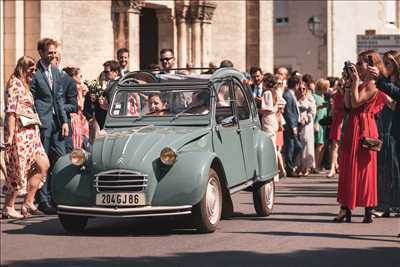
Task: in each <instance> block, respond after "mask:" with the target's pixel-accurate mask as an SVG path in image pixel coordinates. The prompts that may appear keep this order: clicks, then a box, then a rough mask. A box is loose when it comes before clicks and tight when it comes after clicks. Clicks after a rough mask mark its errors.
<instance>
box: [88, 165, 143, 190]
mask: <svg viewBox="0 0 400 267" xmlns="http://www.w3.org/2000/svg"><path fill="white" fill-rule="evenodd" d="M147 182H148V176H147V175H145V174H143V173H139V172H134V171H129V170H112V171H106V172H102V173H99V174H97V175H96V179H95V180H94V185H93V186H94V188H95V189H96V190H97V192H139V191H144V190H145V189H146V188H147Z"/></svg>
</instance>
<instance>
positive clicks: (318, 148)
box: [313, 79, 329, 173]
mask: <svg viewBox="0 0 400 267" xmlns="http://www.w3.org/2000/svg"><path fill="white" fill-rule="evenodd" d="M328 88H329V81H328V80H325V79H319V80H318V81H317V84H316V88H315V94H314V95H313V96H314V99H315V103H316V106H317V114H316V116H315V122H314V129H315V170H314V172H315V173H319V172H320V170H321V161H322V158H323V155H324V151H325V147H326V144H327V135H326V133H325V131H326V126H325V125H321V124H320V121H321V120H323V119H326V117H327V116H328V110H327V105H328V103H327V102H326V101H325V98H324V94H325V93H326V92H327V91H328Z"/></svg>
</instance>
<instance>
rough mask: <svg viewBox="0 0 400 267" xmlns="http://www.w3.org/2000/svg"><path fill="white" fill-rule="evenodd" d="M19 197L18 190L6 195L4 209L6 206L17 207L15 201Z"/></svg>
mask: <svg viewBox="0 0 400 267" xmlns="http://www.w3.org/2000/svg"><path fill="white" fill-rule="evenodd" d="M17 197H18V192H16V191H14V192H10V193H9V194H7V195H6V197H5V200H4V208H3V209H4V210H5V209H6V208H12V209H15V201H16V199H17Z"/></svg>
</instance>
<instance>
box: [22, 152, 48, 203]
mask: <svg viewBox="0 0 400 267" xmlns="http://www.w3.org/2000/svg"><path fill="white" fill-rule="evenodd" d="M36 165H37V166H38V170H39V172H38V173H36V174H35V175H33V176H32V177H30V178H29V180H28V192H27V194H26V197H25V201H24V205H27V206H28V207H31V208H32V207H33V202H34V199H35V194H36V191H37V190H38V189H39V185H40V183H41V182H42V181H43V178H44V177H46V175H47V171H48V169H49V166H50V163H49V161H48V159H47V158H44V157H40V158H38V159H37V160H36Z"/></svg>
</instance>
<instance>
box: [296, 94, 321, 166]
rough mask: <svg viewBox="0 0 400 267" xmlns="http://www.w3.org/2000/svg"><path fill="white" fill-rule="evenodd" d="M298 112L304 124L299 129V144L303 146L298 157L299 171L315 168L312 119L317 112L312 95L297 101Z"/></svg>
mask: <svg viewBox="0 0 400 267" xmlns="http://www.w3.org/2000/svg"><path fill="white" fill-rule="evenodd" d="M298 105H299V110H300V121H303V122H304V125H303V127H299V137H300V142H301V143H302V145H303V151H302V153H300V154H299V157H298V164H297V165H298V166H299V167H300V169H307V168H314V167H315V154H314V150H315V148H314V118H315V114H316V112H317V109H316V105H315V100H314V98H313V96H312V95H308V96H306V97H305V98H304V99H301V100H298Z"/></svg>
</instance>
